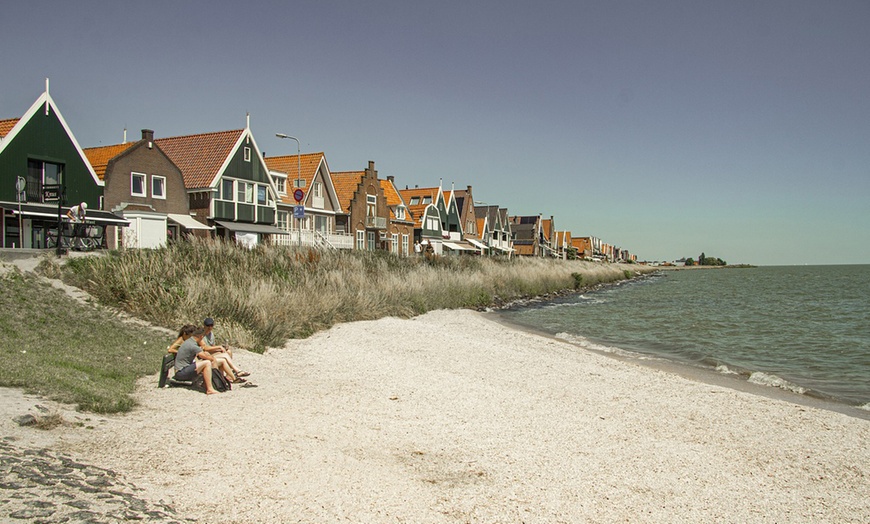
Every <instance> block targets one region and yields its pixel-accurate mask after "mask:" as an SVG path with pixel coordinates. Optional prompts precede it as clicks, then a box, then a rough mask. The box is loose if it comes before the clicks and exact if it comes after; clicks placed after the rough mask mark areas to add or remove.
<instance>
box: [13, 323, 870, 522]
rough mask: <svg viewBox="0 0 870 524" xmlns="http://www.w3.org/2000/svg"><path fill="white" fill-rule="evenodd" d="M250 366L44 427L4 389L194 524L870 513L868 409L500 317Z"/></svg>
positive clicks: (89, 457) (366, 339)
mask: <svg viewBox="0 0 870 524" xmlns="http://www.w3.org/2000/svg"><path fill="white" fill-rule="evenodd" d="M236 360H237V362H238V363H239V364H240V365H241V366H242V367H243V368H245V369H249V370H250V371H251V372H252V379H253V380H254V381H255V382H256V383H257V384H258V385H259V386H260V387H258V388H251V389H242V388H237V389H234V390H233V391H231V392H228V393H224V394H221V395H216V396H206V395H202V394H198V393H194V392H191V391H188V390H184V389H174V388H170V389H157V388H156V378H155V377H154V376H151V377H147V378H146V379H143V380H142V381H141V382H140V384H139V387H138V389H137V393H136V398H137V400H138V401H139V403H140V405H139V406H138V407H137V408H136V409H135V410H134V411H133V412H131V413H128V414H125V415H112V416H99V415H84V414H80V415H72V416H81V417H84V418H87V419H88V420H87V421H85V422H84V424H85V425H81V426H71V427H66V428H63V429H62V430H61V431H52V432H48V433H46V432H40V431H39V430H36V429H33V428H28V427H18V426H17V425H15V424H14V423H13V422H12V421H11V420H10V416H7V415H10V413H9V409H10V406H11V408H15V406H17V405H18V404H15V402H13V401H10V402H0V407H3V409H4V411H3V415H4V417H3V420H2V421H0V429H2V430H4V432H5V434H6V435H9V436H10V437H13V438H17V440H16V442H17V443H18V445H20V446H27V445H34V446H42V447H45V448H50V449H52V450H56V451H57V452H61V453H65V454H68V455H70V456H72V457H74V458H75V459H76V460H79V461H82V462H85V463H91V464H96V465H98V466H99V467H101V468H107V469H109V470H111V471H115V472H119V473H120V474H122V475H123V477H124V479H125V481H126V482H129V483H131V484H133V485H135V486H136V487H137V489H138V490H139V491H138V492H137V496H138V497H139V498H141V499H143V500H147V501H152V502H153V503H154V504H160V505H161V506H160V507H172V508H174V509H175V511H177V514H178V515H180V516H183V517H185V518H193V519H195V520H196V521H198V522H215V523H231V522H288V521H294V522H295V521H298V522H335V521H339V520H350V521H353V522H396V521H403V522H433V523H441V522H444V523H453V522H467V521H472V522H519V521H526V522H560V521H561V522H582V521H590V522H615V521H631V522H675V521H693V522H710V521H727V522H774V521H826V522H866V521H867V520H870V501H868V499H867V497H866V493H868V492H870V449H867V446H866V443H867V442H868V441H870V424H868V422H867V421H866V420H862V419H858V418H854V417H850V416H846V415H843V414H840V413H836V412H831V411H827V410H822V409H816V408H814V407H808V406H803V405H799V404H795V403H792V402H785V401H782V400H778V399H772V398H766V397H763V396H758V395H754V394H749V393H746V392H742V391H737V390H734V389H730V388H727V387H722V386H719V385H711V384H707V383H703V382H698V381H695V380H691V379H688V378H685V377H682V376H680V375H678V374H674V373H672V372H668V371H663V370H658V369H654V368H650V367H645V366H640V365H637V363H634V362H626V361H620V360H619V359H616V358H612V357H611V356H610V355H606V356H605V355H600V354H598V353H596V352H593V351H577V348H576V346H574V345H571V344H569V343H567V342H565V341H562V340H559V339H554V338H551V337H542V336H539V335H537V334H533V333H529V332H526V331H523V330H519V329H517V328H515V327H505V326H504V325H502V324H500V323H498V322H495V321H493V320H492V319H491V316H490V315H486V314H482V313H477V312H474V311H470V310H455V311H445V310H441V311H434V312H430V313H428V314H426V315H422V316H419V317H415V318H412V319H407V320H403V319H397V318H385V319H380V320H377V321H365V322H353V323H348V324H341V325H338V326H335V327H333V328H331V329H329V330H327V331H323V332H320V333H317V334H315V335H313V336H311V337H309V338H308V339H303V340H291V341H288V342H287V343H286V345H285V346H284V347H282V348H272V349H270V350H269V351H267V352H266V353H265V354H264V355H258V354H255V353H250V352H247V351H241V350H240V351H238V353H237V355H236ZM0 396H2V397H3V398H7V397H10V396H13V395H11V394H10V393H9V392H8V391H0ZM19 396H20V395H19ZM21 397H24V396H21ZM13 400H14V399H13ZM30 402H37V401H35V400H33V399H31V400H30ZM17 414H21V413H12V414H11V416H15V415H17ZM198 450H208V451H199V452H198ZM202 453H205V454H206V455H205V457H206V459H205V460H204V459H203V455H202ZM191 486H210V488H209V489H208V490H204V489H191ZM215 500H219V501H223V502H222V504H219V505H218V506H217V507H220V508H223V510H222V511H219V510H216V509H212V508H214V507H215V504H214V501H215ZM179 520H183V519H182V518H181V517H179Z"/></svg>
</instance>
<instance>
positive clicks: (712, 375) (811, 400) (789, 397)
mask: <svg viewBox="0 0 870 524" xmlns="http://www.w3.org/2000/svg"><path fill="white" fill-rule="evenodd" d="M485 314H486V315H487V316H489V317H490V318H491V319H492V321H493V322H497V323H499V324H502V325H504V326H505V327H507V328H509V329H515V330H518V331H524V332H527V333H530V334H533V335H536V336H540V337H543V338H549V339H553V340H558V341H560V342H564V343H566V344H570V345H572V346H574V347H576V348H577V350H578V351H589V352H592V353H595V354H597V355H601V356H603V357H606V358H613V359H615V360H619V361H622V362H627V363H632V364H637V365H639V366H643V367H648V368H651V369H655V370H659V371H664V372H666V373H673V374H675V375H679V376H681V377H683V378H686V379H688V380H693V381H696V382H702V383H705V384H710V385H714V386H722V387H726V388H729V389H733V390H736V391H741V392H744V393H749V394H752V395H758V396H761V397H765V398H770V399H774V400H781V401H783V402H790V403H793V404H799V405H801V406H806V407H812V408H816V409H823V410H826V411H833V412H835V413H841V414H843V415H847V416H850V417H855V418H858V419H863V420H870V410H866V409H862V408H861V407H860V406H856V405H852V404H846V403H844V402H839V401H837V400H833V399H829V398H823V397H819V396H814V395H808V394H801V393H796V392H794V391H790V390H787V389H783V388H780V387H775V386H767V385H764V384H759V383H755V382H750V381H749V380H748V379H747V378H748V377H745V376H743V375H741V374H737V373H733V374H730V373H729V374H725V373H721V372H719V371H717V370H715V369H714V368H705V367H701V366H694V365H691V364H688V363H684V362H679V361H677V360H669V359H666V358H664V357H656V356H652V355H646V354H642V353H633V352H631V351H628V350H621V351H622V352H623V353H624V354H623V353H617V352H612V351H604V350H600V349H596V348H593V347H588V346H584V345H581V344H578V343H576V342H573V341H571V340H568V339H566V338H563V337H560V336H558V335H553V334H551V333H548V332H546V331H542V330H538V329H535V328H534V327H531V326H525V325H522V324H515V323H513V322H510V321H509V320H507V319H505V318H503V317H502V316H500V315H499V312H498V311H489V312H486V313H485Z"/></svg>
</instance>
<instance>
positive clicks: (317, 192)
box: [311, 182, 323, 198]
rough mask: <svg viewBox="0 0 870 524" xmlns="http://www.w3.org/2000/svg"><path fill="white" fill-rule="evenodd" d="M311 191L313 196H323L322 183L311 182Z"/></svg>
mask: <svg viewBox="0 0 870 524" xmlns="http://www.w3.org/2000/svg"><path fill="white" fill-rule="evenodd" d="M311 191H312V193H314V197H315V198H323V184H322V183H321V182H315V183H313V184H311Z"/></svg>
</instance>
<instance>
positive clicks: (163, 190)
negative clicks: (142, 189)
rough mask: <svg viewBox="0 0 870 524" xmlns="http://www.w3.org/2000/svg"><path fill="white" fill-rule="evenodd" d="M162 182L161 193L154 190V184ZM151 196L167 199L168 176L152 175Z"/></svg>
mask: <svg viewBox="0 0 870 524" xmlns="http://www.w3.org/2000/svg"><path fill="white" fill-rule="evenodd" d="M157 182H160V194H159V195H158V194H157V191H154V184H156V183H157ZM151 198H157V199H159V200H166V177H165V176H160V175H151Z"/></svg>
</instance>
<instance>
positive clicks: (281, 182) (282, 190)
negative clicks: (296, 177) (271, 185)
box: [275, 177, 287, 195]
mask: <svg viewBox="0 0 870 524" xmlns="http://www.w3.org/2000/svg"><path fill="white" fill-rule="evenodd" d="M275 187H276V188H277V189H278V194H279V195H286V194H287V179H286V178H278V177H276V178H275Z"/></svg>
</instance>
